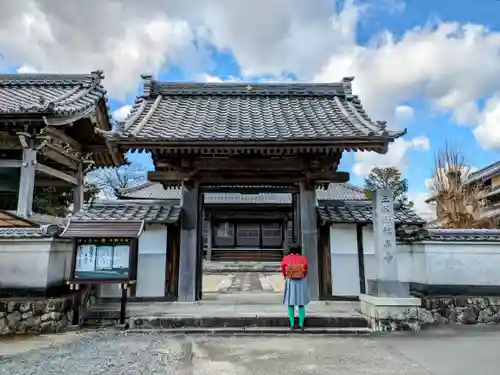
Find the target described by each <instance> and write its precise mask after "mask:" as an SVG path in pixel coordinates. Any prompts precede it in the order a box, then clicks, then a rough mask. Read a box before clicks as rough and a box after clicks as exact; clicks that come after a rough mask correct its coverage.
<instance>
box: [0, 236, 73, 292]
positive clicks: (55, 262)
mask: <svg viewBox="0 0 500 375" xmlns="http://www.w3.org/2000/svg"><path fill="white" fill-rule="evenodd" d="M71 252H72V243H71V241H68V240H63V239H55V240H53V239H50V238H49V239H47V238H40V239H2V240H1V241H0V288H30V289H45V288H47V287H50V286H54V285H57V284H61V283H63V282H64V281H66V280H67V279H68V278H69V270H70V267H71Z"/></svg>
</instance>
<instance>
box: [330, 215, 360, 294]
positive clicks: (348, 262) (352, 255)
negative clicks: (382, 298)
mask: <svg viewBox="0 0 500 375" xmlns="http://www.w3.org/2000/svg"><path fill="white" fill-rule="evenodd" d="M330 251H331V263H332V264H331V267H332V294H333V295H334V296H357V295H359V266H358V244H357V239H356V225H352V224H336V225H332V226H331V227H330Z"/></svg>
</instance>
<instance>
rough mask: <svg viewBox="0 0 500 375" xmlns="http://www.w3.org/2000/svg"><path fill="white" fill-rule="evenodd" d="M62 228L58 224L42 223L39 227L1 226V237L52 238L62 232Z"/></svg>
mask: <svg viewBox="0 0 500 375" xmlns="http://www.w3.org/2000/svg"><path fill="white" fill-rule="evenodd" d="M61 230H62V228H61V227H59V226H57V225H42V226H40V227H39V228H36V227H32V228H0V238H3V239H23V238H50V237H55V236H56V235H58V234H59V233H61Z"/></svg>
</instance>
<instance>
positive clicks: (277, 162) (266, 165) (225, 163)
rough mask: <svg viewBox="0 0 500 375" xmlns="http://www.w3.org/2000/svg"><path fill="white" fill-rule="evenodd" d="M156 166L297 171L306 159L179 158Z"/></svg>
mask: <svg viewBox="0 0 500 375" xmlns="http://www.w3.org/2000/svg"><path fill="white" fill-rule="evenodd" d="M156 165H157V167H158V168H164V167H170V166H173V167H178V168H179V169H182V168H189V169H192V170H194V171H219V170H221V169H223V170H227V171H241V170H249V171H258V170H267V171H268V170H283V171H288V170H290V171H297V170H302V169H304V168H305V167H306V161H305V160H303V159H301V158H297V157H295V158H292V157H289V158H278V159H269V158H259V159H256V158H202V159H196V160H194V161H189V160H187V159H181V160H159V161H158V162H157V163H156Z"/></svg>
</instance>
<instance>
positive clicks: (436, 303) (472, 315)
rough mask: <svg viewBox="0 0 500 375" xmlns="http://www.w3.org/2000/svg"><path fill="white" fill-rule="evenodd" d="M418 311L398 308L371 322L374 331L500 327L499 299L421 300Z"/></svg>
mask: <svg viewBox="0 0 500 375" xmlns="http://www.w3.org/2000/svg"><path fill="white" fill-rule="evenodd" d="M420 299H421V301H422V305H421V306H420V307H408V308H401V309H399V311H398V312H397V313H394V314H392V315H390V316H389V317H388V318H384V319H372V318H369V320H370V319H371V320H370V327H372V328H373V329H374V330H376V331H408V330H412V331H418V330H420V329H421V328H424V327H429V326H433V325H440V324H469V325H470V324H500V297H463V296H453V297H452V296H448V297H429V296H423V297H420Z"/></svg>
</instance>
